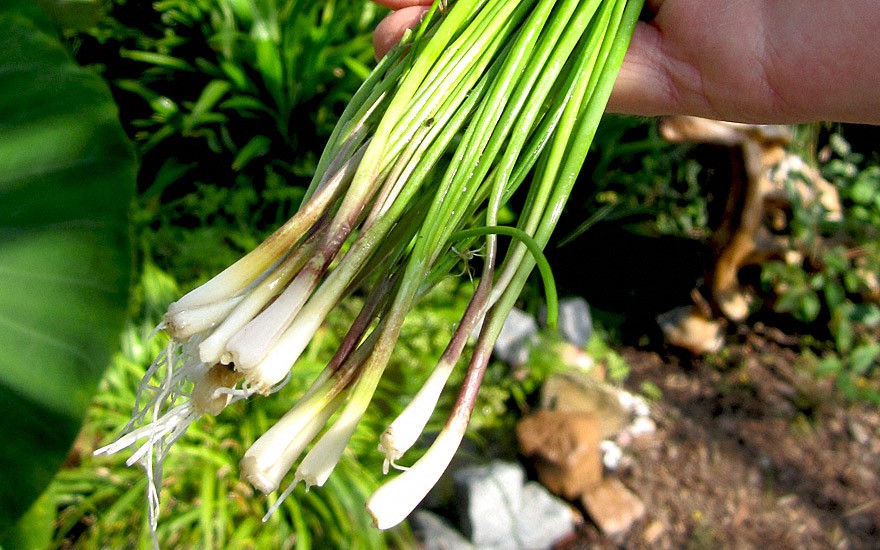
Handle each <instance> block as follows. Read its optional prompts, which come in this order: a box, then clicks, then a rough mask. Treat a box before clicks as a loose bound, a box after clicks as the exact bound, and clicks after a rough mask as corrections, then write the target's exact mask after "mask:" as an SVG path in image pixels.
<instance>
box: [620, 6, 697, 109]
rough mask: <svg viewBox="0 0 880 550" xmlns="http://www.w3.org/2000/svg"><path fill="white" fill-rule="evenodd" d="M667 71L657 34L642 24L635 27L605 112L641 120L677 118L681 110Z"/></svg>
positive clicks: (659, 36)
mask: <svg viewBox="0 0 880 550" xmlns="http://www.w3.org/2000/svg"><path fill="white" fill-rule="evenodd" d="M668 67H669V65H668V59H666V57H665V56H664V55H663V48H662V36H661V34H660V32H659V31H658V30H657V29H656V28H655V27H653V26H650V25H647V24H644V23H639V24H638V25H636V28H635V32H634V33H633V37H632V40H631V41H630V44H629V49H627V51H626V57H624V60H623V65H622V66H621V67H620V73H619V74H618V76H617V80H616V81H615V83H614V89H613V90H612V92H611V97H610V98H609V100H608V111H610V112H613V113H624V114H630V115H643V116H656V115H668V114H678V113H679V111H680V110H681V108H682V107H681V106H680V105H679V104H678V98H677V97H676V94H675V92H674V91H675V85H674V83H673V82H672V79H671V77H670V72H669V70H668Z"/></svg>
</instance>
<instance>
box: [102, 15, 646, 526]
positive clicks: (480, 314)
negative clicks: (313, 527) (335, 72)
mask: <svg viewBox="0 0 880 550" xmlns="http://www.w3.org/2000/svg"><path fill="white" fill-rule="evenodd" d="M640 7H641V3H640V2H627V1H624V0H612V1H608V2H600V1H594V2H587V3H582V2H578V1H576V0H566V1H565V2H562V3H561V4H559V5H555V4H554V3H553V2H532V1H530V0H524V1H523V2H521V3H509V2H504V1H501V0H487V1H485V2H483V1H480V0H460V1H459V2H456V3H454V4H451V5H445V4H438V5H435V6H434V8H432V11H431V14H430V15H429V16H428V17H427V19H426V22H425V23H423V25H422V27H420V30H418V31H415V32H413V33H411V34H410V35H408V36H407V37H406V38H405V39H404V41H403V43H402V44H401V46H400V47H398V48H397V49H396V50H394V51H393V52H392V53H390V54H389V55H388V56H387V57H385V58H384V59H383V60H382V61H381V62H380V63H379V65H378V67H377V68H376V69H375V70H374V71H373V72H372V73H371V74H370V76H369V77H368V79H367V81H366V83H365V85H364V86H363V87H362V88H361V89H360V90H359V91H358V93H356V94H355V95H354V96H353V98H352V100H351V102H350V103H349V105H348V107H347V108H346V111H345V112H344V113H343V114H342V116H341V118H340V122H339V124H338V125H337V126H336V129H335V130H334V132H333V134H332V135H331V137H330V139H329V142H328V145H327V146H326V148H325V150H324V154H323V155H322V157H321V159H320V160H319V161H318V164H317V171H316V174H315V177H314V178H313V180H312V183H311V185H310V187H309V189H308V190H307V191H306V194H305V199H304V202H303V206H302V207H301V209H300V210H299V211H298V212H297V213H296V214H295V215H294V217H293V218H291V219H290V220H289V221H288V222H287V223H285V225H284V226H282V227H281V228H280V229H279V230H278V231H276V233H274V234H273V235H272V236H270V237H269V238H268V239H267V240H266V241H264V243H263V244H261V245H260V246H258V247H257V248H256V249H255V250H254V251H253V252H251V253H250V254H248V255H247V256H245V257H244V258H243V259H242V260H240V261H238V262H236V263H235V264H233V265H232V266H231V267H229V268H227V269H226V270H225V271H223V272H222V273H221V274H219V275H218V276H216V277H215V278H214V279H212V280H210V281H208V282H207V283H205V284H204V285H202V286H200V287H198V288H197V289H195V290H193V291H191V292H190V293H188V294H186V295H185V296H184V297H183V298H181V299H179V300H177V301H176V302H174V303H173V304H172V305H171V306H170V307H169V309H168V312H167V313H166V314H165V316H164V319H163V322H162V323H161V328H162V329H164V330H165V331H166V332H167V333H168V334H169V335H170V336H171V343H170V344H169V345H168V347H167V348H165V351H163V352H162V353H160V354H159V355H158V357H157V359H156V360H155V361H154V362H153V364H152V365H151V366H150V368H149V369H148V371H147V374H146V375H145V377H144V380H143V381H142V390H143V391H142V392H141V395H142V401H141V402H140V403H139V404H137V405H136V407H135V412H134V415H133V419H132V421H131V422H130V423H129V428H130V431H129V430H126V431H127V432H128V433H126V434H125V435H123V436H122V437H121V438H120V439H119V440H118V441H116V442H115V443H113V444H111V445H108V446H107V447H105V448H103V449H100V450H99V451H98V452H99V453H104V452H116V451H118V450H121V449H123V448H126V447H128V446H130V445H133V444H136V443H138V442H140V441H142V443H141V446H140V447H139V448H138V449H137V450H136V451H135V452H134V455H133V457H132V459H131V460H130V461H131V462H141V463H142V464H143V465H144V466H145V467H146V470H147V475H148V484H147V487H148V497H149V501H150V511H151V514H150V515H151V524H152V525H153V526H155V522H156V512H157V509H158V486H159V485H160V480H161V476H162V461H163V458H164V457H165V456H166V454H167V452H168V450H169V447H170V446H171V445H172V444H173V443H174V442H175V441H177V440H178V439H179V438H180V437H181V436H182V435H183V432H184V431H185V430H186V429H187V427H188V426H189V425H190V424H192V423H193V422H194V421H195V420H196V419H198V418H199V417H201V416H203V415H206V414H209V415H217V414H220V413H221V412H222V411H223V410H224V409H226V408H228V407H237V406H239V405H238V403H240V402H241V401H243V400H246V399H248V398H249V397H251V396H252V395H254V394H257V393H261V394H269V393H275V392H277V391H279V390H280V389H281V388H282V387H284V386H285V385H287V384H290V383H291V376H292V375H291V374H290V366H291V363H292V362H293V361H295V360H296V358H297V357H301V356H302V353H303V351H304V350H305V349H306V346H307V344H308V343H309V341H310V340H311V339H312V338H313V337H315V336H316V335H318V333H319V331H320V329H321V326H322V323H324V322H325V320H326V319H328V318H329V317H328V315H329V314H330V313H331V312H332V311H333V309H334V308H335V307H336V306H337V305H338V304H340V303H342V301H343V300H344V299H345V298H346V297H348V296H350V295H352V294H353V293H355V291H358V290H359V289H363V290H362V291H361V292H362V293H357V294H358V295H362V296H363V298H362V299H363V302H362V307H361V309H360V312H359V313H358V314H357V317H356V318H355V319H354V321H353V322H352V324H351V328H350V330H349V332H348V335H347V336H346V337H345V338H344V339H343V340H342V341H341V343H340V345H339V347H338V348H337V352H336V353H335V354H334V356H333V358H332V359H331V360H330V363H329V365H328V366H327V367H326V369H325V370H324V371H322V372H321V374H319V375H318V376H317V377H316V378H315V381H314V382H313V383H312V385H311V386H310V387H309V389H308V390H307V391H306V393H305V394H304V395H303V397H302V398H301V399H300V401H299V402H298V403H297V405H296V406H294V408H293V409H291V410H290V411H289V412H288V413H286V414H285V415H284V416H283V417H282V418H281V419H280V420H279V421H278V423H277V424H275V425H274V426H273V427H272V428H270V429H269V430H268V431H267V432H266V433H265V434H264V435H263V436H261V437H260V438H259V439H257V440H256V441H254V443H253V445H252V446H251V447H250V448H249V449H248V451H246V452H245V454H244V457H243V459H242V462H241V467H242V471H243V474H244V476H245V478H246V479H247V480H248V481H250V482H251V483H252V484H253V485H254V486H255V487H256V488H258V489H259V490H260V491H262V492H265V493H270V492H274V491H275V490H277V489H278V488H279V487H280V486H281V482H282V479H283V478H284V477H285V476H286V474H287V472H288V470H290V469H291V467H292V465H293V464H294V463H295V462H296V461H297V460H298V459H299V455H300V454H302V453H304V452H305V451H306V450H307V448H308V447H309V446H310V447H311V448H310V450H308V452H305V456H304V458H303V459H302V461H301V462H300V464H299V466H298V467H297V468H296V471H295V475H294V481H293V483H292V484H291V485H290V486H289V488H288V489H287V490H286V491H285V492H284V493H282V495H281V497H280V498H279V500H278V501H277V502H276V504H275V505H273V507H272V508H271V509H270V514H271V512H272V511H274V510H275V509H276V508H277V506H279V505H283V504H282V503H283V501H284V500H285V497H286V496H287V495H288V494H289V493H290V492H291V491H292V490H294V488H295V487H296V484H297V482H298V481H305V483H306V484H307V485H308V486H312V485H317V486H320V485H323V484H324V483H325V482H326V481H327V479H328V477H329V475H330V473H331V471H332V470H333V468H334V467H335V465H336V463H337V462H338V461H339V460H340V457H341V455H342V453H343V450H344V448H345V446H346V444H347V443H348V441H349V440H350V439H351V437H352V434H353V432H354V430H355V427H356V426H357V425H358V423H359V422H360V421H361V420H362V419H363V416H364V414H365V410H366V408H367V404H368V403H369V402H370V399H371V398H372V397H373V395H374V393H375V391H376V388H377V385H378V384H380V382H381V379H382V377H383V374H384V372H385V370H386V368H387V365H388V362H389V359H390V358H391V351H392V349H393V347H394V345H395V343H396V342H397V340H398V339H399V336H400V334H401V331H402V327H403V325H404V323H405V318H406V316H407V315H408V313H409V312H410V310H411V309H412V308H413V306H414V304H415V303H416V301H417V300H418V299H419V298H421V297H422V296H424V295H425V294H426V293H428V292H430V290H431V289H432V288H433V287H434V286H435V285H436V284H437V283H438V282H440V281H442V280H443V279H444V278H445V277H446V276H447V274H448V273H449V272H450V270H451V269H452V268H453V267H454V266H455V265H456V264H457V263H458V261H459V257H458V255H457V254H454V253H451V252H452V251H451V248H452V246H453V245H456V246H458V245H463V246H465V247H468V248H469V247H470V246H471V245H472V243H474V242H476V241H477V239H480V240H483V239H485V241H486V244H485V245H484V246H485V255H486V256H485V258H484V260H483V275H482V277H481V279H480V284H479V285H478V286H477V288H476V290H475V291H474V292H473V295H472V297H471V299H470V303H469V305H468V307H467V309H466V311H465V312H464V313H463V314H462V316H461V321H460V323H459V325H458V326H457V327H456V329H455V332H454V334H453V335H452V337H451V340H450V342H449V345H448V347H447V348H446V350H444V352H443V354H442V355H441V357H440V360H439V365H438V366H437V367H436V368H435V369H434V370H433V371H432V373H431V375H430V376H429V377H428V379H427V381H426V382H425V384H424V385H423V387H422V389H421V390H419V392H418V393H417V394H416V396H415V397H414V398H413V400H412V402H411V403H410V404H409V405H408V406H407V407H406V408H405V409H404V411H403V413H402V414H401V415H400V416H399V417H398V419H397V420H395V421H394V422H392V424H391V427H389V428H388V429H386V430H385V432H384V433H383V436H382V438H381V439H380V441H381V447H382V449H383V450H384V452H385V454H386V466H387V465H394V463H395V461H396V460H397V459H399V458H400V456H401V454H402V453H403V452H404V451H405V450H407V449H408V448H409V447H410V446H411V445H412V444H413V442H414V441H415V439H416V438H417V436H418V435H419V433H421V431H422V430H423V429H424V427H425V424H426V422H428V420H429V419H428V417H429V415H430V412H431V411H432V410H433V409H434V406H435V404H436V402H437V399H438V396H439V394H440V392H441V390H442V388H443V386H444V385H445V383H446V381H447V379H448V377H449V375H450V371H451V370H452V368H453V367H454V366H455V364H456V363H457V362H458V358H459V356H460V355H461V354H462V350H463V348H464V345H465V343H466V340H467V337H468V336H469V334H470V332H471V330H472V329H473V328H474V327H475V326H476V325H477V323H478V322H480V321H482V320H483V319H484V318H485V322H484V323H483V325H482V328H481V330H480V338H479V339H478V341H477V344H476V347H475V351H474V356H473V359H472V361H471V363H470V365H469V367H468V370H467V373H466V375H465V378H464V382H463V384H462V393H461V394H460V397H459V399H458V400H457V401H456V403H455V405H454V407H453V413H452V415H451V417H450V420H449V421H448V422H447V423H446V425H445V426H444V428H443V429H442V430H441V431H440V433H439V435H438V437H437V439H436V441H435V443H434V444H433V445H432V447H431V448H430V449H429V450H428V451H427V453H426V454H425V456H424V457H422V458H421V459H420V460H419V461H418V462H417V463H416V465H415V466H413V468H412V469H410V470H409V471H407V472H405V473H403V474H401V475H399V476H397V477H395V478H394V479H393V480H392V481H391V482H389V483H387V484H385V485H383V487H381V488H380V489H379V490H378V491H377V492H376V493H374V495H373V497H371V499H370V501H369V503H368V507H370V509H371V511H372V513H373V515H374V517H375V520H376V522H377V525H378V526H379V527H380V528H383V529H384V528H387V527H390V526H392V525H394V524H396V523H398V522H399V521H401V520H402V519H403V518H404V517H405V516H406V515H407V514H408V513H409V511H410V510H411V509H412V508H413V507H414V506H415V504H416V503H417V502H418V500H420V498H421V496H423V495H424V493H425V492H426V491H427V489H428V487H429V486H430V484H431V480H432V479H436V477H437V476H439V473H440V471H442V469H443V468H444V467H445V464H446V463H448V460H449V459H450V458H451V456H452V453H453V452H454V451H455V449H456V447H457V445H458V442H460V441H461V438H462V436H463V433H464V429H465V426H466V425H467V421H468V418H469V416H470V411H471V410H472V408H473V406H474V402H475V396H476V390H477V388H478V387H479V385H480V381H481V379H482V376H483V373H484V372H485V368H486V363H487V361H488V357H489V353H490V350H491V348H492V346H493V344H494V341H495V339H496V338H497V336H498V332H499V331H500V328H501V325H502V323H503V321H504V319H505V317H506V316H507V313H508V312H509V311H510V308H511V307H513V303H514V302H515V300H516V299H517V297H518V295H519V292H520V291H521V290H522V287H523V285H524V284H525V281H526V279H527V277H528V275H529V273H530V271H531V270H532V268H533V267H534V266H535V265H536V264H537V265H538V266H539V269H540V270H541V272H542V276H544V278H545V281H546V282H547V288H548V290H552V288H553V287H552V281H550V279H549V273H548V270H547V269H546V265H542V264H546V261H544V260H543V257H542V255H541V252H540V248H541V247H542V246H544V245H546V243H547V241H548V239H549V235H550V232H551V231H552V229H553V227H554V226H555V224H556V221H557V220H558V216H559V214H560V211H561V207H562V204H564V202H565V200H566V198H567V196H568V193H569V192H570V190H571V187H572V186H573V184H574V181H575V176H576V174H577V172H578V171H579V170H580V167H581V165H582V163H583V161H584V158H585V156H586V154H587V151H588V148H589V144H590V140H591V138H592V136H593V134H594V133H595V130H596V126H597V124H598V122H599V119H600V117H601V114H602V111H603V109H604V105H605V101H606V100H607V96H608V94H609V93H610V89H611V86H612V84H613V79H614V77H615V75H616V71H617V68H618V67H619V64H620V63H621V61H622V58H623V53H624V51H625V49H626V45H627V43H628V40H629V33H630V32H631V31H632V28H633V26H634V24H635V22H636V20H637V17H638V12H639V10H640ZM533 168H534V176H533V178H532V181H531V184H530V186H529V189H528V193H527V196H526V203H525V206H524V207H523V208H522V210H521V212H520V218H519V221H518V224H517V227H499V226H498V225H497V223H498V222H497V220H498V217H499V212H500V211H501V208H502V206H503V205H504V203H505V202H507V201H508V200H510V197H511V196H512V195H513V194H514V192H515V191H516V190H517V188H518V187H519V186H520V184H521V183H522V182H523V181H525V179H526V176H527V175H528V174H529V173H530V172H532V170H533ZM497 235H504V236H508V237H512V238H513V239H514V241H515V244H514V245H513V246H511V247H510V248H509V250H508V252H507V255H506V257H505V259H504V261H503V263H501V264H500V266H499V270H498V274H497V276H496V275H495V271H494V270H495V262H496V260H495V257H496V254H497V252H496V246H497V245H496V236H497ZM547 295H548V302H549V303H548V306H549V307H548V310H549V312H548V323H549V324H550V325H551V326H552V325H553V324H554V322H555V305H554V303H553V296H554V295H553V293H552V292H548V294H547ZM154 378H155V380H154ZM337 415H338V416H337ZM331 418H335V421H334V422H332V423H331V424H330V426H329V428H327V429H326V431H325V432H324V433H323V435H321V436H320V437H318V436H319V434H320V433H321V432H322V431H323V430H324V424H325V423H327V421H328V420H330V419H331ZM138 426H140V427H138ZM312 440H314V442H312Z"/></svg>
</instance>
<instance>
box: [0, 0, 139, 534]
mask: <svg viewBox="0 0 880 550" xmlns="http://www.w3.org/2000/svg"><path fill="white" fill-rule="evenodd" d="M135 167H136V166H135V159H134V152H133V150H132V148H131V146H130V144H129V143H128V141H127V140H126V138H125V135H124V133H123V132H122V129H121V127H120V125H119V120H118V118H117V110H116V106H115V105H114V103H113V101H112V99H111V97H110V94H109V92H108V90H107V87H106V86H105V84H104V83H103V82H102V81H101V80H100V79H99V78H97V77H96V76H95V75H94V74H92V73H90V72H89V71H87V70H84V69H82V68H80V67H79V66H77V65H76V64H75V63H74V62H73V61H72V59H71V58H70V56H69V55H68V53H67V52H66V51H65V49H64V48H63V46H62V44H61V42H60V40H59V33H58V30H57V29H56V27H55V25H54V23H53V22H52V21H51V20H50V19H49V18H48V17H47V16H46V14H45V13H43V12H42V11H41V10H40V9H39V8H38V7H36V6H34V5H32V4H31V3H30V2H22V3H21V5H16V4H15V3H13V5H11V6H4V8H3V9H2V10H0V235H2V238H0V326H2V330H0V348H2V349H3V351H4V353H3V357H2V359H0V414H2V421H0V437H2V438H3V441H4V443H3V445H2V446H0V461H2V464H3V468H4V481H3V484H2V487H0V503H2V505H0V541H3V544H11V545H13V546H18V545H22V546H28V545H32V544H38V543H36V542H34V540H26V539H27V536H28V535H27V534H26V531H28V529H27V527H28V526H27V525H26V524H25V525H21V526H20V529H18V531H15V530H13V528H12V524H13V523H15V521H16V520H17V518H18V517H19V516H20V515H21V514H22V513H23V512H24V511H25V510H27V509H28V508H29V507H30V505H31V504H32V503H33V501H34V499H36V498H37V496H38V495H39V494H40V492H41V491H42V490H43V488H44V487H45V486H46V485H47V484H48V483H49V481H50V480H51V478H52V476H53V475H54V473H55V471H56V470H57V469H58V467H59V466H61V463H62V461H63V460H64V457H65V455H66V454H67V450H68V448H69V446H70V443H71V441H72V440H73V438H74V437H75V435H76V433H77V431H78V430H79V427H80V423H81V422H82V419H83V416H84V415H85V411H86V408H87V406H88V403H89V400H90V399H91V397H92V395H93V393H94V391H95V389H96V386H97V384H98V380H99V379H100V377H101V375H102V373H103V372H104V369H105V368H106V365H107V362H108V361H109V359H110V356H111V354H112V350H113V349H114V341H115V337H116V334H117V331H118V330H119V328H120V327H121V325H122V321H123V316H124V312H125V308H126V302H127V290H128V284H129V268H130V250H129V242H128V211H129V206H130V204H129V203H130V200H131V197H132V194H133V191H134V174H135ZM53 511H54V503H53V502H51V500H47V499H41V500H40V501H38V504H37V505H36V506H35V508H34V511H33V513H32V514H30V515H29V518H30V519H31V520H32V521H37V522H39V523H36V527H34V525H33V524H32V525H31V526H30V527H31V531H32V533H33V534H35V535H36V536H38V538H42V537H43V536H45V533H46V532H47V531H48V530H49V529H48V525H50V524H51V521H52V518H53V517H54V514H53ZM10 538H11V540H10ZM3 539H5V540H3Z"/></svg>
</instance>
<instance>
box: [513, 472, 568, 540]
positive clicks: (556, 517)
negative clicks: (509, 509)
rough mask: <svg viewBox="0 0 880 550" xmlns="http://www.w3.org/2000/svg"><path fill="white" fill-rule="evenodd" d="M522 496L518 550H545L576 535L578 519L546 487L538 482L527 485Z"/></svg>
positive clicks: (517, 526) (517, 530) (518, 524)
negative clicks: (576, 521)
mask: <svg viewBox="0 0 880 550" xmlns="http://www.w3.org/2000/svg"><path fill="white" fill-rule="evenodd" d="M522 496H523V503H522V508H521V510H520V514H519V516H518V520H519V521H518V522H517V524H516V542H517V548H518V549H522V550H544V549H547V548H551V547H552V546H553V545H554V544H555V543H556V542H559V541H560V540H561V539H563V538H565V537H568V536H570V535H572V534H573V533H574V529H575V516H574V513H573V512H572V509H571V507H570V506H569V505H568V504H567V503H566V502H565V501H563V500H561V499H559V498H557V497H555V496H553V495H552V494H550V492H549V491H547V489H545V488H544V486H543V485H541V484H540V483H537V482H534V481H530V482H528V483H526V484H525V486H524V487H523V494H522Z"/></svg>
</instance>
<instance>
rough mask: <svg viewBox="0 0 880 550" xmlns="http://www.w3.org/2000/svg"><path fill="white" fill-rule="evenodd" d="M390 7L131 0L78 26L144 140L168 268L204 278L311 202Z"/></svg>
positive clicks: (153, 225) (349, 2)
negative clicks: (319, 165)
mask: <svg viewBox="0 0 880 550" xmlns="http://www.w3.org/2000/svg"><path fill="white" fill-rule="evenodd" d="M382 13H383V11H382V10H381V9H380V8H378V7H377V6H376V5H375V4H373V3H371V2H368V1H367V0H327V1H322V2H302V1H296V0H287V1H281V0H260V1H258V2H246V1H245V2H241V1H231V0H198V1H194V2H193V1H179V0H166V1H161V2H155V3H143V2H129V1H124V0H118V1H115V2H113V3H112V4H111V5H110V7H109V11H108V14H107V16H106V17H105V18H103V19H101V21H100V22H99V24H98V26H97V27H96V28H94V29H92V30H90V31H89V32H88V33H79V34H76V35H73V36H72V38H71V41H72V43H73V45H74V47H75V48H76V51H77V55H78V58H79V60H80V61H81V62H82V63H84V64H89V65H90V66H92V67H94V68H95V69H96V70H98V71H100V73H101V74H102V75H103V76H104V77H105V78H106V79H108V80H109V81H110V83H111V86H112V89H113V91H114V95H115V98H116V100H117V102H118V104H119V106H120V109H121V112H122V118H123V121H124V123H125V126H126V129H127V131H128V132H129V135H130V136H131V137H132V139H133V140H134V141H135V142H136V144H137V145H138V148H139V152H140V158H141V166H142V167H141V170H140V172H139V175H138V181H139V183H138V187H139V190H140V194H139V201H140V204H139V206H138V208H137V209H136V215H137V218H136V220H135V223H136V227H137V231H136V232H137V233H138V235H139V237H140V239H141V240H142V241H143V242H144V246H146V247H148V248H149V250H150V254H151V256H153V257H154V258H156V261H157V262H159V263H160V265H161V266H162V267H164V268H167V269H170V270H172V271H173V272H174V273H175V274H177V275H178V276H179V277H180V278H181V280H184V281H189V280H192V279H202V280H203V279H204V277H205V276H206V274H208V273H214V272H216V271H219V270H220V269H222V268H223V267H225V266H226V265H229V264H230V263H231V262H232V261H233V260H234V259H235V258H237V257H239V256H240V255H241V254H242V253H244V252H245V251H247V250H250V249H252V248H254V247H255V246H256V245H257V244H258V243H259V242H260V241H261V240H262V239H263V238H264V237H265V236H266V235H267V234H268V232H269V231H270V228H274V227H276V226H277V225H279V224H280V223H282V222H283V221H284V220H286V219H287V218H288V217H289V216H290V214H291V212H292V211H294V210H295V209H296V208H297V207H298V205H299V204H300V202H301V200H302V198H303V195H304V191H305V187H306V186H307V184H308V181H309V179H310V178H311V175H312V173H313V172H314V169H315V164H316V161H317V157H318V155H320V152H321V145H322V144H323V142H324V141H325V140H326V137H327V135H328V134H329V133H330V130H331V129H332V128H333V125H334V124H335V122H336V119H337V117H338V115H339V113H340V112H341V108H342V106H343V105H344V104H345V103H346V102H347V101H348V99H349V98H350V97H351V94H352V93H353V92H354V90H355V89H356V88H357V86H358V85H359V84H360V82H361V81H362V79H363V78H364V77H365V75H366V74H367V73H368V72H369V66H370V65H371V64H372V62H373V51H372V45H371V42H370V33H371V32H372V28H373V27H374V26H375V23H376V21H377V20H378V18H379V16H380V15H381V14H382ZM206 246H210V247H213V248H214V254H210V255H208V254H201V249H202V248H203V247H206Z"/></svg>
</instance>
